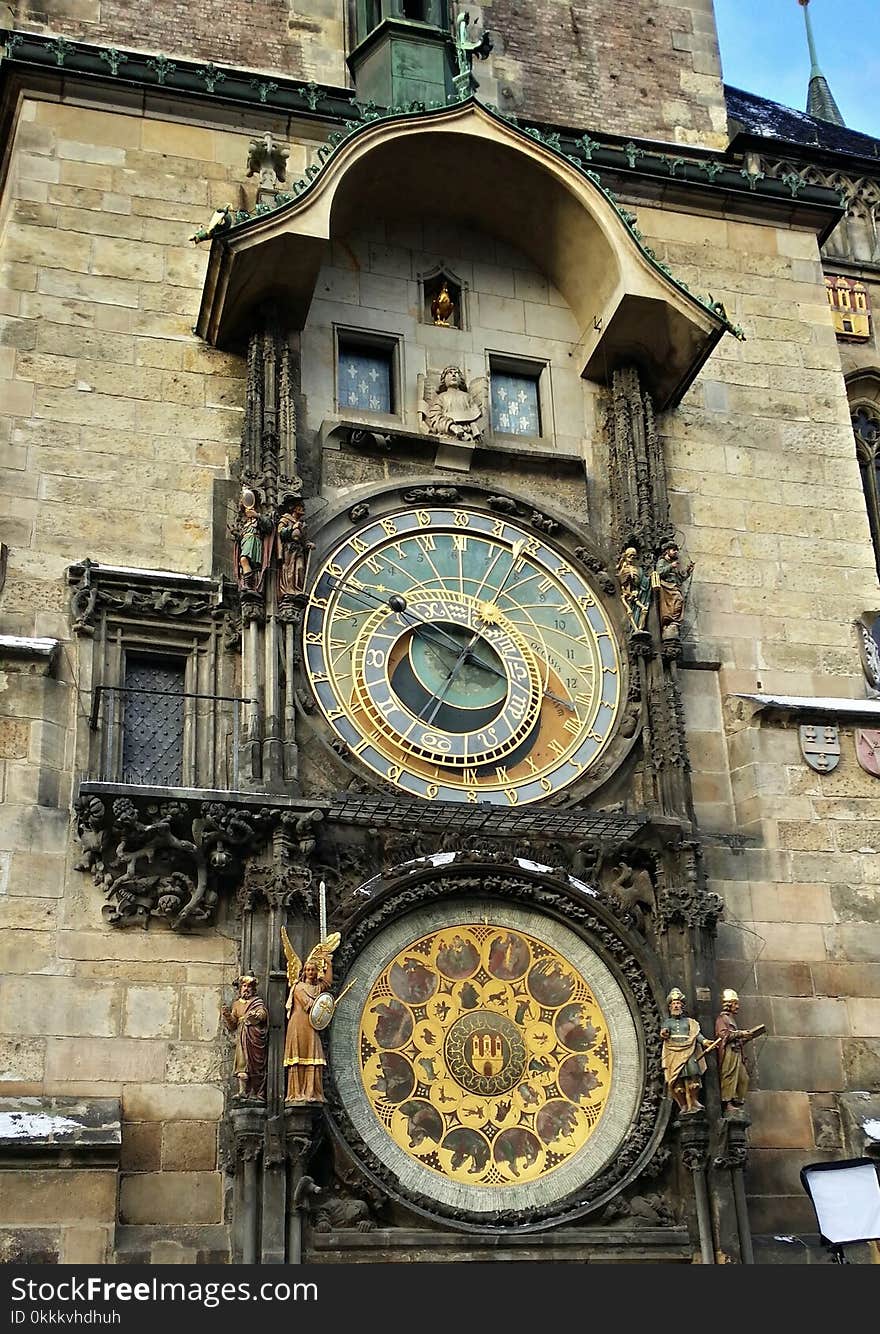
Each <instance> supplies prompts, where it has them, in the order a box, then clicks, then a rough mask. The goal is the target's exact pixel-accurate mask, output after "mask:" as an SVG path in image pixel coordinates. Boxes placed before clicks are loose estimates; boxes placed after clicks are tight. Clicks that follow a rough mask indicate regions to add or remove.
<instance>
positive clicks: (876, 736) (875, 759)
mask: <svg viewBox="0 0 880 1334" xmlns="http://www.w3.org/2000/svg"><path fill="white" fill-rule="evenodd" d="M856 759H857V760H858V762H859V764H860V765H861V766H862V768H863V769H864V771H865V773H866V774H870V775H871V777H872V778H880V728H877V727H857V728H856Z"/></svg>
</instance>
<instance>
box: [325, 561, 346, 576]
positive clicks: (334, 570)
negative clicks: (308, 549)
mask: <svg viewBox="0 0 880 1334" xmlns="http://www.w3.org/2000/svg"><path fill="white" fill-rule="evenodd" d="M327 573H328V574H332V575H333V578H334V579H341V578H342V576H343V574H344V570H343V568H342V566H341V565H337V563H336V561H333V560H331V562H330V564H329V565H328V566H327Z"/></svg>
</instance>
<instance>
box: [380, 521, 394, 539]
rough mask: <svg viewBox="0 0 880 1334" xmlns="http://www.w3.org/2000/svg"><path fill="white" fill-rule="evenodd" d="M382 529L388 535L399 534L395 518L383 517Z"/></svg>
mask: <svg viewBox="0 0 880 1334" xmlns="http://www.w3.org/2000/svg"><path fill="white" fill-rule="evenodd" d="M382 531H383V533H384V534H385V536H386V537H396V536H397V524H396V523H395V522H394V520H393V519H383V520H382Z"/></svg>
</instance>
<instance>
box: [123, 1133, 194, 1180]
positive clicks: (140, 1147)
mask: <svg viewBox="0 0 880 1334" xmlns="http://www.w3.org/2000/svg"><path fill="white" fill-rule="evenodd" d="M182 1124H184V1125H190V1124H192V1123H191V1122H183V1123H182ZM119 1166H120V1170H121V1171H123V1172H157V1171H159V1169H160V1167H161V1166H162V1126H161V1125H160V1123H159V1122H158V1121H124V1122H123V1123H122V1156H121V1158H120V1161H119Z"/></svg>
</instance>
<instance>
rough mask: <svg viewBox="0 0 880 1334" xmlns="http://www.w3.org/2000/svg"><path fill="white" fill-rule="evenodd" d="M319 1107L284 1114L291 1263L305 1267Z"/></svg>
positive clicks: (287, 1109) (288, 1246)
mask: <svg viewBox="0 0 880 1334" xmlns="http://www.w3.org/2000/svg"><path fill="white" fill-rule="evenodd" d="M320 1114H321V1113H320V1108H318V1107H287V1108H285V1111H284V1124H285V1132H286V1135H287V1198H288V1201H289V1203H288V1210H287V1263H288V1264H290V1265H299V1264H302V1249H303V1247H302V1238H303V1222H304V1218H305V1216H306V1215H307V1214H308V1194H309V1192H310V1190H311V1189H312V1188H313V1185H314V1183H313V1182H312V1181H311V1178H309V1177H307V1176H306V1175H305V1168H306V1165H307V1163H308V1160H309V1157H310V1156H311V1153H312V1149H313V1147H314V1140H315V1131H316V1129H317V1125H318V1120H319V1117H320Z"/></svg>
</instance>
